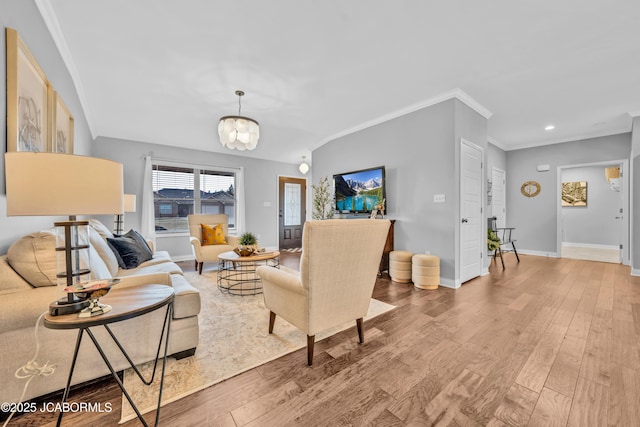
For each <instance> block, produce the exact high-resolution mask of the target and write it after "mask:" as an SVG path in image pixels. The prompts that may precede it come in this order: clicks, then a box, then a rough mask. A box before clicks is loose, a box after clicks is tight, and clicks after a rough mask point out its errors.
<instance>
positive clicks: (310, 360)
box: [307, 335, 316, 366]
mask: <svg viewBox="0 0 640 427" xmlns="http://www.w3.org/2000/svg"><path fill="white" fill-rule="evenodd" d="M315 340H316V336H315V335H311V336H309V335H307V364H308V365H309V366H311V365H312V364H313V344H315Z"/></svg>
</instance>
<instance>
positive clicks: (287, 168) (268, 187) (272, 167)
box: [92, 137, 310, 259]
mask: <svg viewBox="0 0 640 427" xmlns="http://www.w3.org/2000/svg"><path fill="white" fill-rule="evenodd" d="M211 143H212V144H214V143H217V141H212V142H211ZM92 152H93V155H94V156H96V157H103V158H106V159H111V160H114V161H117V162H120V163H122V164H123V167H124V191H125V193H127V194H135V195H136V196H137V197H136V203H137V204H138V208H137V212H134V213H128V214H126V215H125V227H126V229H129V228H136V229H140V218H141V214H140V210H141V208H142V185H143V172H144V157H145V156H146V155H149V154H151V157H152V158H158V159H163V160H167V161H174V162H182V163H190V164H195V165H204V166H221V167H231V168H238V167H244V178H245V206H246V227H245V228H246V231H251V232H253V233H254V234H259V235H260V244H261V245H262V246H265V247H277V245H278V176H279V175H282V176H292V177H302V175H301V174H300V172H299V171H298V166H297V165H292V164H288V163H282V162H273V161H269V160H260V159H254V158H248V157H242V156H235V155H232V154H219V153H212V152H207V151H197V150H188V149H184V148H178V147H169V146H164V145H156V144H147V143H143V142H136V141H128V140H121V139H114V138H104V137H99V138H97V139H96V141H95V143H94V144H93V150H92ZM308 197H310V195H309V196H308ZM265 202H267V204H270V206H265ZM100 219H101V220H102V221H103V222H104V223H105V224H106V225H107V226H109V227H111V224H112V223H113V217H110V216H107V217H100ZM156 244H157V246H158V250H168V251H169V253H170V254H171V256H172V257H174V258H176V259H182V258H192V256H191V246H190V244H189V238H188V237H187V236H186V235H182V236H179V237H158V239H157V242H156Z"/></svg>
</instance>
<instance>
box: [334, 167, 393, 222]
mask: <svg viewBox="0 0 640 427" xmlns="http://www.w3.org/2000/svg"><path fill="white" fill-rule="evenodd" d="M384 181H385V174H384V166H378V167H375V168H370V169H362V170H358V171H353V172H347V173H341V174H337V175H334V176H333V184H334V195H335V200H336V211H337V212H342V213H347V212H348V213H365V212H371V211H372V210H373V209H374V208H375V206H376V205H377V204H378V203H380V202H381V201H382V200H383V199H386V192H385V182H384ZM386 208H387V206H386V200H385V210H386Z"/></svg>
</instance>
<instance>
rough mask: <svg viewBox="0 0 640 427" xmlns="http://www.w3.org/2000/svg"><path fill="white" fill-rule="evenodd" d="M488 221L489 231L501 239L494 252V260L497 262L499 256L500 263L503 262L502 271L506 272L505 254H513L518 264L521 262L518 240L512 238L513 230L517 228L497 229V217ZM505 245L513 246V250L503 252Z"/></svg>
mask: <svg viewBox="0 0 640 427" xmlns="http://www.w3.org/2000/svg"><path fill="white" fill-rule="evenodd" d="M488 221H489V224H488V225H489V229H490V230H491V231H493V232H494V233H496V235H497V236H498V238H499V239H500V245H499V246H498V248H497V249H496V250H495V251H493V260H494V261H495V260H496V256H499V257H500V261H501V262H502V269H503V270H504V268H505V267H504V258H503V254H504V253H505V252H513V253H514V254H515V255H516V259H517V260H518V262H520V257H519V256H518V251H517V250H516V240H515V239H514V238H513V236H512V232H513V230H515V228H514V227H497V226H496V221H497V218H496V217H495V216H494V217H491V218H489V219H488ZM505 245H511V249H508V250H506V251H504V250H502V247H503V246H505Z"/></svg>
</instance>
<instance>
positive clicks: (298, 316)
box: [257, 219, 391, 366]
mask: <svg viewBox="0 0 640 427" xmlns="http://www.w3.org/2000/svg"><path fill="white" fill-rule="evenodd" d="M390 224H391V223H390V222H389V220H372V219H335V220H326V221H307V222H306V223H305V225H304V231H303V233H302V255H301V257H300V272H297V271H293V270H290V269H287V268H284V267H281V268H280V269H277V268H273V267H267V266H260V267H258V268H257V273H258V276H260V278H261V279H262V287H263V292H264V303H265V306H266V307H267V308H268V309H269V310H270V312H271V313H270V318H269V333H273V326H274V322H275V319H276V315H277V316H280V317H282V318H283V319H284V320H286V321H287V322H289V323H291V324H292V325H294V326H296V327H297V328H299V329H301V330H302V331H303V332H305V333H306V334H307V362H308V364H309V366H311V364H312V363H313V345H314V342H315V335H316V333H318V332H322V331H324V330H327V329H329V328H332V327H334V326H338V325H340V324H343V323H345V322H348V321H352V320H355V321H356V326H357V329H358V337H359V339H360V343H363V342H364V330H363V324H362V319H363V317H364V316H365V315H366V314H367V311H368V310H369V302H370V301H371V295H372V293H373V286H374V285H375V282H376V276H377V274H378V267H379V266H380V259H381V257H382V250H383V248H384V244H385V241H386V239H387V232H388V230H389V226H390Z"/></svg>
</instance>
